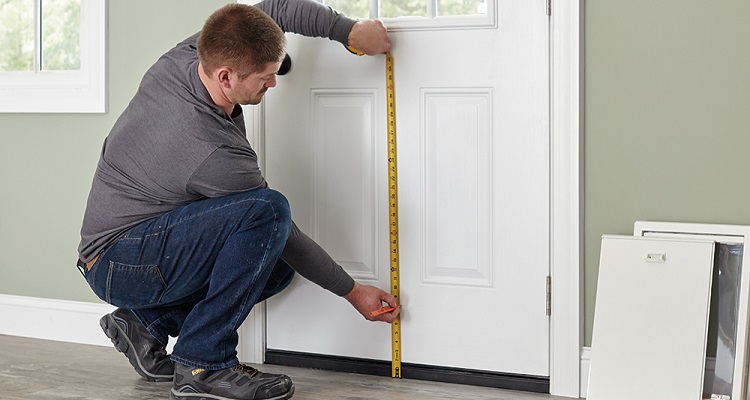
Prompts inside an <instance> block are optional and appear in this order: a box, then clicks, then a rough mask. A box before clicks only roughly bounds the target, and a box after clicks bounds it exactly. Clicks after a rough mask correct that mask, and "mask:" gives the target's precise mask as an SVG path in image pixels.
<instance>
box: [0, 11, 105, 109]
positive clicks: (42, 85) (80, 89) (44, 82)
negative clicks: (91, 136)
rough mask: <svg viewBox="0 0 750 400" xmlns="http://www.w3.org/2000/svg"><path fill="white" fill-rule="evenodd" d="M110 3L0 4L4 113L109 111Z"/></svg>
mask: <svg viewBox="0 0 750 400" xmlns="http://www.w3.org/2000/svg"><path fill="white" fill-rule="evenodd" d="M105 4H106V2H105V1H102V0H0V112H35V113H48V112H59V113H64V112H70V113H75V112H89V113H95V112H105V111H106V90H105V83H106V82H105V79H106V76H105V65H106V59H105V58H106V52H105V43H106V35H105V33H106V6H105Z"/></svg>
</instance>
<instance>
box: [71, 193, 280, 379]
mask: <svg viewBox="0 0 750 400" xmlns="http://www.w3.org/2000/svg"><path fill="white" fill-rule="evenodd" d="M290 229H291V213H290V211H289V204H288V203H287V200H286V199H285V198H284V196H283V195H282V194H280V193H279V192H276V191H274V190H271V189H256V190H251V191H247V192H243V193H239V194H233V195H229V196H225V197H219V198H213V199H206V200H201V201H198V202H195V203H192V204H188V205H186V206H183V207H180V208H177V209H175V210H172V211H170V212H168V213H166V214H163V215H161V216H158V217H155V218H152V219H150V220H147V221H145V222H143V223H141V224H139V225H137V226H135V227H134V228H133V229H131V230H130V231H129V232H128V233H127V234H126V235H125V236H124V237H122V238H120V239H118V240H117V241H116V242H115V243H113V244H112V245H111V246H109V247H108V248H107V249H106V250H105V251H104V252H103V253H101V255H100V256H99V259H98V260H97V261H96V263H94V265H93V266H92V267H91V269H90V270H89V271H87V272H86V281H87V282H88V283H89V285H90V286H91V288H92V289H93V290H94V292H95V293H96V295H97V296H99V297H100V298H101V299H102V300H104V301H106V302H107V303H110V304H113V305H115V306H117V307H120V308H127V309H131V310H132V311H133V313H134V314H135V315H136V317H138V319H139V320H140V321H141V322H142V323H143V325H144V326H146V328H147V329H148V331H149V332H151V334H152V335H153V336H154V337H155V338H156V339H157V340H158V341H159V342H161V343H162V344H166V343H167V340H168V337H169V336H178V335H179V338H178V340H177V343H176V344H175V347H174V351H173V353H172V360H174V361H175V362H179V363H181V364H184V365H187V366H189V367H195V368H205V369H211V370H217V369H224V368H229V367H231V366H233V365H235V364H237V363H238V360H237V350H236V348H237V342H238V335H237V329H238V328H239V327H240V325H241V324H242V322H243V321H244V320H245V318H247V315H248V314H249V313H250V310H252V308H253V306H254V305H255V304H256V303H257V302H259V301H262V300H264V299H266V298H268V297H270V296H273V295H274V294H276V293H278V292H280V291H281V290H283V289H284V288H285V287H286V286H287V285H289V283H290V282H291V280H292V276H293V275H294V271H293V270H292V269H291V268H290V267H289V265H288V264H287V263H286V262H284V261H283V260H281V259H280V256H281V252H282V251H283V249H284V245H285V244H286V241H287V237H288V236H289V231H290Z"/></svg>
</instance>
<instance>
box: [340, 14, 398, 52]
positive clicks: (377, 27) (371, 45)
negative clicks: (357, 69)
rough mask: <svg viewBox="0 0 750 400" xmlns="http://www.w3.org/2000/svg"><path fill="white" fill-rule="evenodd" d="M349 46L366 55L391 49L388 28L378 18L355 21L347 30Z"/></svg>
mask: <svg viewBox="0 0 750 400" xmlns="http://www.w3.org/2000/svg"><path fill="white" fill-rule="evenodd" d="M349 46H351V47H354V48H355V49H357V50H359V51H361V52H363V53H365V54H367V55H368V56H374V55H376V54H383V53H385V52H387V51H388V50H390V49H391V40H390V37H389V36H388V29H386V27H385V24H383V21H381V20H379V19H366V20H362V21H357V23H355V24H354V26H352V30H351V31H349Z"/></svg>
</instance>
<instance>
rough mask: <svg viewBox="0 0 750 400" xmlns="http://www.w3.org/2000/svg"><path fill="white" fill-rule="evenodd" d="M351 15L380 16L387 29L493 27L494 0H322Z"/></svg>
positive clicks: (360, 16)
mask: <svg viewBox="0 0 750 400" xmlns="http://www.w3.org/2000/svg"><path fill="white" fill-rule="evenodd" d="M323 3H324V4H327V5H329V6H331V7H333V8H335V9H336V10H339V11H341V12H343V13H344V14H346V15H347V16H349V17H351V18H359V19H365V18H381V19H383V20H384V21H385V23H386V25H387V26H388V30H414V29H445V28H480V27H494V26H495V11H494V10H495V0H323Z"/></svg>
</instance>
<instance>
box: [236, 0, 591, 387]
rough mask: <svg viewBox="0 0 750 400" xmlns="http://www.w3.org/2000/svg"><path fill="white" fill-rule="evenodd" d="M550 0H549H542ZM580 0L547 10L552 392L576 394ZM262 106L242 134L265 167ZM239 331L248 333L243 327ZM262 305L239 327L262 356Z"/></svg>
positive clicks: (252, 110) (250, 111)
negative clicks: (548, 23)
mask: <svg viewBox="0 0 750 400" xmlns="http://www.w3.org/2000/svg"><path fill="white" fill-rule="evenodd" d="M547 1H551V0H547ZM582 4H583V0H571V1H560V2H559V3H558V2H555V3H553V4H552V13H551V16H550V55H549V58H550V76H549V79H550V149H549V150H550V276H551V277H552V295H551V299H550V300H551V309H552V314H551V317H550V354H549V357H550V358H549V363H550V364H549V368H550V369H549V371H550V394H552V395H556V396H564V397H572V398H578V397H579V396H580V394H581V389H582V388H581V350H582V348H583V305H584V303H583V264H582V261H583V260H582V256H583V251H582V248H583V237H582V234H583V196H582V194H583V175H582V173H583V168H582V167H583V147H582V145H583V140H582V139H583V79H582V78H583V64H582V60H583V42H582V39H583V35H582V34H583V9H582ZM264 113H265V109H264V107H263V104H261V105H260V106H254V107H246V108H245V120H246V127H247V135H248V139H249V140H250V142H251V144H252V145H253V147H254V148H255V149H256V151H257V153H258V157H259V164H260V167H261V169H265V165H264V164H265V132H264V131H263V125H264V123H263V119H264ZM243 332H245V333H247V334H244V335H243V334H242V333H243ZM265 348H266V308H265V304H259V306H258V307H255V308H254V309H253V311H252V312H251V313H250V315H249V316H248V318H247V320H246V321H245V323H244V324H243V325H242V327H241V328H240V343H239V346H238V349H237V350H238V354H239V356H240V359H242V360H243V361H246V362H251V363H263V362H264V361H265V360H264V354H265Z"/></svg>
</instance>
